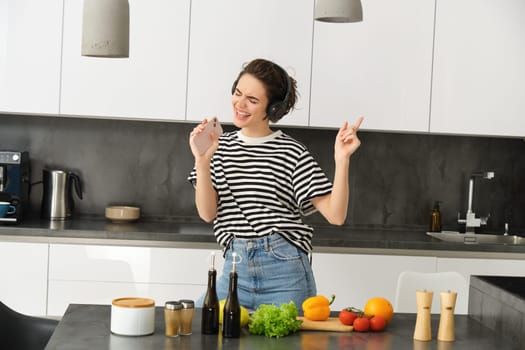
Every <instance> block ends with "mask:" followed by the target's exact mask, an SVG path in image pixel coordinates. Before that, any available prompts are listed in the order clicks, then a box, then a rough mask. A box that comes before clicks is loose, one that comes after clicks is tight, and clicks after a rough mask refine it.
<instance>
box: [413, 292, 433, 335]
mask: <svg viewBox="0 0 525 350" xmlns="http://www.w3.org/2000/svg"><path fill="white" fill-rule="evenodd" d="M433 296H434V292H432V291H427V290H423V291H421V290H418V291H416V302H417V317H416V328H415V329H414V339H415V340H421V341H429V340H431V339H432V333H431V330H430V310H431V309H432V297H433Z"/></svg>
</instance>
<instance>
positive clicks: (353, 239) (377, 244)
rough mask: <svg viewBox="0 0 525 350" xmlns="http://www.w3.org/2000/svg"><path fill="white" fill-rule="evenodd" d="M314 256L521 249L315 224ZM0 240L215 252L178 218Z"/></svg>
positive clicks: (12, 230) (515, 254) (202, 226)
mask: <svg viewBox="0 0 525 350" xmlns="http://www.w3.org/2000/svg"><path fill="white" fill-rule="evenodd" d="M314 228H315V232H314V238H313V241H312V243H313V246H314V252H317V253H366V254H391V255H420V256H440V257H473V258H476V257H480V258H504V259H525V246H517V245H516V246H512V245H501V244H498V245H497V244H490V245H489V244H486V245H480V244H464V243H452V242H442V241H439V240H437V239H435V238H432V237H430V236H428V235H426V233H425V232H424V231H423V230H421V229H414V228H391V229H384V228H381V229H377V228H373V227H345V226H315V227H314ZM0 241H17V242H48V243H71V244H104V245H131V246H146V247H176V248H210V249H217V248H219V246H218V244H217V243H216V241H215V237H214V236H213V232H212V226H211V225H210V224H206V223H204V222H199V221H192V220H189V219H184V218H181V219H179V220H172V221H145V220H141V221H138V222H136V223H124V224H122V223H119V224H116V223H112V222H110V221H108V220H106V219H105V218H103V217H88V218H75V219H71V220H68V221H48V220H39V219H33V220H26V221H24V222H23V223H21V224H18V225H9V224H0Z"/></svg>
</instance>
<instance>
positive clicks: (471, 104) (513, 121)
mask: <svg viewBox="0 0 525 350" xmlns="http://www.w3.org/2000/svg"><path fill="white" fill-rule="evenodd" d="M524 18H525V2H524V1H522V0H506V1H503V2H501V1H491V0H461V1H456V0H438V1H437V8H436V34H435V51H434V73H433V81H432V113H431V124H430V131H431V132H437V133H454V134H456V133H457V134H476V135H500V136H519V137H523V136H525V122H524V117H523V112H524V111H525V64H523V62H525V41H524V39H523V33H525V21H524V20H523V19H524Z"/></svg>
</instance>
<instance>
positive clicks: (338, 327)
mask: <svg viewBox="0 0 525 350" xmlns="http://www.w3.org/2000/svg"><path fill="white" fill-rule="evenodd" d="M297 319H298V320H301V321H303V324H302V325H301V330H305V331H306V330H308V331H331V332H351V331H352V330H353V329H354V327H352V326H346V325H344V324H342V323H341V321H339V319H338V318H337V317H328V319H327V320H326V321H311V320H308V319H306V318H304V317H302V316H299V317H297Z"/></svg>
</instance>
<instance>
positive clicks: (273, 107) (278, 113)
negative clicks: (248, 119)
mask: <svg viewBox="0 0 525 350" xmlns="http://www.w3.org/2000/svg"><path fill="white" fill-rule="evenodd" d="M276 66H277V67H279V69H281V71H282V72H283V73H284V75H285V76H286V94H285V95H284V98H283V99H282V101H277V102H270V103H268V107H267V108H266V115H268V118H270V120H271V121H272V122H276V121H278V120H279V119H281V118H282V117H283V116H284V115H285V114H286V112H287V110H288V99H289V98H290V91H291V90H292V80H291V79H290V76H289V75H288V73H287V72H286V71H285V70H284V69H283V68H282V67H281V66H279V65H276ZM243 73H244V72H241V74H240V75H239V77H238V78H237V79H235V81H234V82H233V86H232V95H233V94H234V93H235V89H237V83H238V82H239V79H240V77H241V76H242V74H243Z"/></svg>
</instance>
